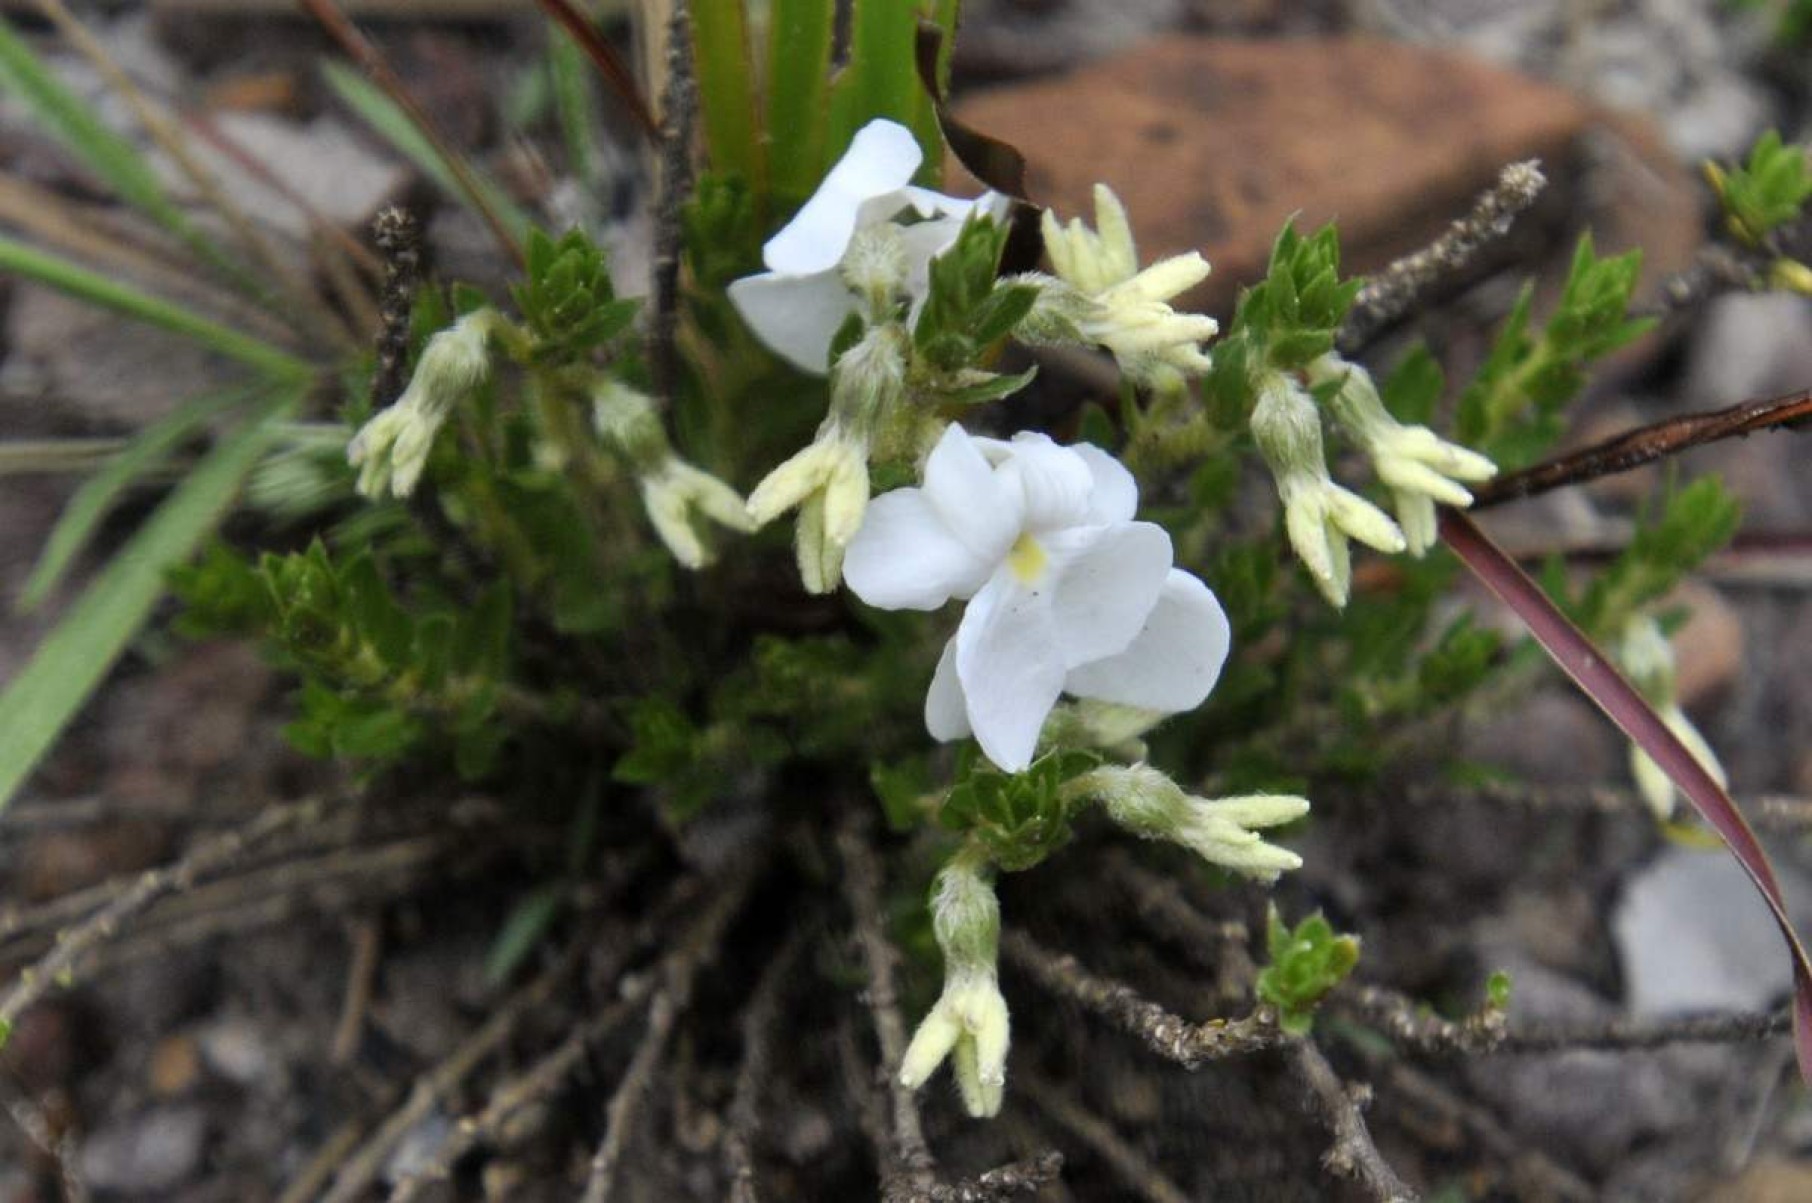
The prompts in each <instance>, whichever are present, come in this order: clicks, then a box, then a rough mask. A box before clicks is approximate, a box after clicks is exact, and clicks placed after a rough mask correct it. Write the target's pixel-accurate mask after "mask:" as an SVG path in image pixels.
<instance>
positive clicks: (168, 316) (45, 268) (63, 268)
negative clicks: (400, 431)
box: [0, 236, 314, 381]
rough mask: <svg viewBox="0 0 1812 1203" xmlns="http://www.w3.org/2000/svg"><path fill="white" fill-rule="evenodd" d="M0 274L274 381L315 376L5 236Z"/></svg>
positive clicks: (264, 348) (225, 330) (260, 345)
mask: <svg viewBox="0 0 1812 1203" xmlns="http://www.w3.org/2000/svg"><path fill="white" fill-rule="evenodd" d="M0 272H13V273H16V274H18V275H21V276H25V277H27V278H28V279H32V280H36V281H38V282H39V283H41V284H46V285H49V286H50V287H51V288H55V289H56V290H58V291H59V292H65V293H68V294H69V295H70V296H72V297H75V298H76V299H77V300H80V301H86V302H88V303H89V304H91V305H98V306H100V307H101V308H103V309H111V310H113V311H114V312H115V313H119V314H123V315H125V316H126V317H129V318H133V319H136V320H138V321H141V322H146V323H148V324H150V325H153V326H158V327H161V328H163V329H165V330H168V331H170V332H172V333H174V334H180V335H182V336H183V337H184V338H189V339H193V340H194V341H195V342H197V343H199V344H200V345H201V346H204V347H207V348H208V349H209V350H211V351H216V352H219V353H220V354H222V355H225V356H227V357H228V358H230V359H236V360H238V361H239V362H240V363H243V364H246V365H247V366H249V367H252V368H256V369H257V370H258V371H260V372H263V373H264V374H265V375H267V376H271V377H274V378H276V379H279V380H291V381H293V380H297V379H299V378H301V377H304V376H308V375H310V374H311V373H312V372H313V371H314V369H313V368H312V367H310V366H309V365H308V364H307V363H306V362H304V361H303V360H300V359H297V358H296V357H295V356H293V355H291V354H290V353H289V352H287V351H284V350H282V349H280V348H278V347H275V346H272V345H271V344H270V343H267V342H265V341H263V340H262V339H257V338H253V337H252V336H251V335H249V334H242V333H240V332H239V331H237V330H233V329H231V328H229V327H226V326H223V325H221V324H220V323H218V322H215V321H213V320H211V319H209V318H205V317H202V316H201V315H200V314H198V313H195V312H194V311H192V310H189V309H185V308H183V307H182V306H181V305H178V304H176V303H174V302H172V301H166V300H164V299H162V298H161V297H154V296H152V295H150V294H149V293H144V292H140V291H139V290H138V289H136V288H134V287H132V286H131V285H129V284H122V283H120V282H119V281H118V280H114V279H112V278H110V277H108V276H103V275H100V274H99V273H97V272H92V271H89V270H88V269H87V268H85V267H80V266H77V265H76V264H74V263H72V262H70V261H69V260H67V259H63V258H61V257H59V256H57V255H53V254H50V253H48V252H46V251H41V250H39V249H38V248H36V247H33V246H28V245H26V244H25V243H23V242H17V241H15V240H13V239H11V238H7V237H4V236H0Z"/></svg>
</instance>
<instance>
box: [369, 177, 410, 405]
mask: <svg viewBox="0 0 1812 1203" xmlns="http://www.w3.org/2000/svg"><path fill="white" fill-rule="evenodd" d="M371 238H372V241H373V242H375V243H376V244H377V249H378V253H379V254H380V255H382V256H383V258H384V282H383V285H382V287H381V290H380V292H379V294H378V331H377V365H376V367H375V368H373V370H372V373H371V408H372V410H373V411H376V410H379V409H382V408H384V407H385V406H386V405H389V404H390V403H391V402H393V401H395V400H396V399H397V397H399V396H400V395H402V391H403V385H404V384H406V383H407V381H405V380H404V379H403V371H404V369H405V368H407V367H408V366H409V333H410V331H409V320H410V318H411V317H412V316H413V315H414V312H415V290H416V286H417V285H419V284H420V283H421V274H422V229H421V223H420V222H419V221H417V220H416V218H415V215H414V214H413V213H411V212H409V211H408V210H407V209H404V208H402V207H400V206H398V205H387V206H385V207H384V208H383V209H382V210H380V211H379V212H378V215H377V217H376V218H374V219H373V220H372V223H371Z"/></svg>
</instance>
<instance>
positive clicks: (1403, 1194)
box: [1289, 1038, 1420, 1203]
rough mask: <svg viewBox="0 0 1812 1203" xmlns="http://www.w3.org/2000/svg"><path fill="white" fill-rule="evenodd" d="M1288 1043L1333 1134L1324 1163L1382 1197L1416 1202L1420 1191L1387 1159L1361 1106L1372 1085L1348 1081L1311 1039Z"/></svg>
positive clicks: (1397, 1202) (1292, 1063) (1389, 1201)
mask: <svg viewBox="0 0 1812 1203" xmlns="http://www.w3.org/2000/svg"><path fill="white" fill-rule="evenodd" d="M1289 1047H1290V1067H1291V1069H1293V1070H1294V1071H1295V1072H1296V1076H1297V1077H1298V1078H1300V1079H1301V1080H1302V1082H1303V1084H1304V1085H1305V1086H1307V1087H1308V1089H1309V1094H1310V1096H1311V1097H1312V1098H1313V1099H1314V1101H1315V1107H1316V1110H1318V1111H1319V1112H1320V1113H1321V1118H1322V1122H1323V1123H1325V1124H1326V1125H1327V1128H1328V1131H1329V1132H1330V1133H1332V1134H1333V1137H1334V1143H1333V1144H1332V1145H1331V1146H1329V1148H1328V1151H1327V1152H1326V1153H1324V1154H1323V1155H1322V1158H1321V1163H1322V1164H1323V1165H1324V1166H1326V1167H1327V1169H1328V1171H1329V1172H1330V1173H1333V1174H1336V1175H1338V1176H1339V1177H1342V1178H1347V1179H1351V1180H1352V1181H1354V1182H1357V1183H1359V1184H1360V1185H1361V1186H1363V1187H1365V1189H1366V1190H1367V1191H1369V1192H1370V1193H1371V1196H1372V1197H1373V1198H1374V1199H1379V1200H1383V1203H1413V1200H1415V1199H1417V1198H1419V1197H1420V1196H1418V1195H1417V1194H1416V1192H1415V1191H1413V1190H1411V1189H1410V1188H1409V1187H1408V1186H1407V1185H1405V1183H1404V1182H1403V1179H1401V1178H1399V1177H1398V1176H1397V1172H1396V1171H1395V1170H1393V1169H1392V1168H1391V1167H1390V1163H1389V1162H1387V1161H1385V1160H1384V1156H1383V1154H1381V1153H1379V1152H1378V1146H1377V1145H1376V1144H1375V1143H1373V1141H1372V1134H1371V1130H1370V1129H1369V1128H1367V1127H1366V1126H1365V1116H1364V1115H1363V1114H1362V1108H1364V1107H1365V1106H1366V1104H1368V1103H1370V1102H1371V1093H1372V1092H1371V1087H1369V1086H1359V1087H1349V1086H1347V1085H1346V1083H1344V1082H1342V1081H1341V1080H1340V1078H1339V1076H1338V1075H1336V1074H1335V1073H1334V1067H1333V1066H1331V1065H1329V1064H1328V1059H1327V1058H1326V1057H1325V1056H1323V1055H1322V1052H1321V1050H1320V1049H1319V1048H1316V1047H1315V1043H1314V1041H1312V1040H1307V1039H1300V1038H1299V1039H1296V1040H1292V1041H1291V1042H1290V1046H1289Z"/></svg>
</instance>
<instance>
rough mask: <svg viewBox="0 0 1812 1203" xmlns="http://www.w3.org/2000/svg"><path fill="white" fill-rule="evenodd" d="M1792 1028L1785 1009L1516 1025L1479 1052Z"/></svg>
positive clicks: (1604, 1047)
mask: <svg viewBox="0 0 1812 1203" xmlns="http://www.w3.org/2000/svg"><path fill="white" fill-rule="evenodd" d="M1792 1031H1793V1016H1792V1014H1791V1013H1790V1012H1787V1011H1762V1012H1757V1013H1750V1012H1742V1013H1739V1014H1733V1015H1686V1016H1682V1017H1680V1018H1678V1019H1612V1020H1607V1021H1605V1022H1603V1023H1553V1024H1527V1025H1518V1026H1517V1027H1515V1028H1512V1029H1510V1030H1509V1031H1507V1032H1506V1033H1505V1034H1504V1038H1503V1040H1501V1041H1500V1042H1499V1043H1498V1044H1497V1045H1495V1046H1494V1047H1492V1048H1489V1049H1482V1050H1479V1051H1482V1052H1495V1053H1566V1052H1577V1051H1579V1050H1581V1049H1597V1050H1600V1051H1607V1052H1608V1051H1626V1050H1634V1049H1645V1048H1663V1047H1665V1046H1667V1045H1670V1044H1738V1043H1750V1042H1754V1041H1759V1040H1772V1039H1774V1038H1776V1037H1779V1036H1785V1035H1788V1034H1790V1033H1791V1032H1792Z"/></svg>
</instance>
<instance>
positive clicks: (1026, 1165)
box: [924, 1149, 1063, 1203]
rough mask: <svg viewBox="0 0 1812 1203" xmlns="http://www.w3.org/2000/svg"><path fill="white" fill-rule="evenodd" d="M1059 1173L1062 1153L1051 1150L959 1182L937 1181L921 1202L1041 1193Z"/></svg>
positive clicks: (985, 1202) (990, 1200)
mask: <svg viewBox="0 0 1812 1203" xmlns="http://www.w3.org/2000/svg"><path fill="white" fill-rule="evenodd" d="M1062 1172H1063V1154H1062V1153H1059V1152H1058V1151H1057V1150H1055V1149H1046V1150H1045V1151H1044V1152H1042V1153H1038V1154H1035V1155H1034V1156H1031V1157H1027V1158H1025V1159H1023V1160H1021V1161H1012V1162H1008V1163H1007V1164H1006V1165H1002V1166H996V1167H995V1168H994V1169H991V1170H985V1171H983V1172H982V1173H979V1174H977V1175H976V1176H975V1177H973V1178H967V1179H964V1180H963V1181H961V1182H952V1183H943V1182H939V1183H937V1184H935V1185H934V1186H932V1188H931V1189H930V1190H929V1191H927V1192H926V1193H925V1196H924V1199H925V1203H999V1201H1000V1200H1002V1199H1010V1198H1012V1197H1013V1196H1014V1195H1029V1194H1032V1193H1034V1192H1036V1191H1039V1190H1042V1189H1043V1188H1044V1187H1045V1186H1046V1185H1048V1184H1049V1183H1051V1182H1053V1181H1055V1180H1056V1178H1057V1175H1058V1174H1060V1173H1062Z"/></svg>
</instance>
